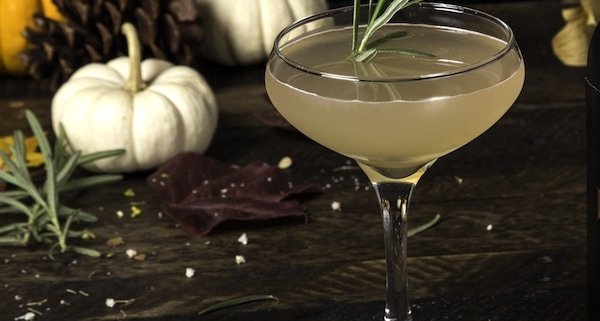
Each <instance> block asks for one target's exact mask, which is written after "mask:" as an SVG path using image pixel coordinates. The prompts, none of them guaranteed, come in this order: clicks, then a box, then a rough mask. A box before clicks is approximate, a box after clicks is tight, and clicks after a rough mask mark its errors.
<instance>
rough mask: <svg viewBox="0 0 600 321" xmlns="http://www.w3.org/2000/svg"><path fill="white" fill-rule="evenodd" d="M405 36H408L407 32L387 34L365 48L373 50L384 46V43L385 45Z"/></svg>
mask: <svg viewBox="0 0 600 321" xmlns="http://www.w3.org/2000/svg"><path fill="white" fill-rule="evenodd" d="M407 35H408V32H406V31H402V30H401V31H395V32H391V33H388V34H387V35H385V36H383V37H381V38H379V39H377V40H374V41H371V42H370V43H369V44H368V45H367V47H369V48H375V47H377V46H380V45H382V44H384V43H386V42H388V41H390V40H393V39H399V38H404V37H406V36H407Z"/></svg>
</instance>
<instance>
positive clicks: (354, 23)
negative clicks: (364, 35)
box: [352, 0, 360, 51]
mask: <svg viewBox="0 0 600 321" xmlns="http://www.w3.org/2000/svg"><path fill="white" fill-rule="evenodd" d="M352 15H353V20H352V51H355V50H356V46H358V28H359V22H360V0H354V11H353V12H352Z"/></svg>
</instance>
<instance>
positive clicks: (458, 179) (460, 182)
mask: <svg viewBox="0 0 600 321" xmlns="http://www.w3.org/2000/svg"><path fill="white" fill-rule="evenodd" d="M454 179H455V180H456V182H457V183H458V184H462V183H463V179H462V178H461V177H458V176H454Z"/></svg>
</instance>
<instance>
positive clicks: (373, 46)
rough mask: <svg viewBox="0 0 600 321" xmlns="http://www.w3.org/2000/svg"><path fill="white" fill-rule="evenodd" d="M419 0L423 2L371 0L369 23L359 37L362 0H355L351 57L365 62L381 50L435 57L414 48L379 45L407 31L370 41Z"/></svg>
mask: <svg viewBox="0 0 600 321" xmlns="http://www.w3.org/2000/svg"><path fill="white" fill-rule="evenodd" d="M419 2H421V0H380V1H378V2H377V4H375V5H374V4H373V0H369V17H368V19H367V25H366V26H365V32H364V34H363V35H362V38H360V39H359V27H360V26H359V24H360V0H354V11H353V25H352V54H351V55H350V59H352V60H354V61H358V62H365V61H369V60H371V59H373V58H374V57H375V56H376V55H377V54H378V53H380V52H385V53H396V54H402V55H410V56H419V57H435V56H434V55H432V54H430V53H427V52H423V51H419V50H414V49H403V48H378V47H377V46H379V45H381V44H383V43H385V42H387V41H389V40H392V39H398V38H402V37H405V36H406V35H407V33H406V32H405V31H398V32H393V33H390V34H387V35H384V36H383V37H381V38H379V39H377V40H374V41H371V42H370V39H371V37H372V36H373V35H374V34H375V32H376V31H377V30H379V29H380V28H381V27H383V26H384V25H385V24H386V23H388V22H389V21H390V20H391V19H392V17H393V16H394V15H395V14H396V13H397V12H398V11H400V10H402V9H404V8H407V7H409V6H411V5H413V4H416V3H419Z"/></svg>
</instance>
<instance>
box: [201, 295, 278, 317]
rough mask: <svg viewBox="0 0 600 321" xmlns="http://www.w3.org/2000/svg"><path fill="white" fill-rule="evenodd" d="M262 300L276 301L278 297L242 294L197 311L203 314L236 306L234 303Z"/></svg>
mask: <svg viewBox="0 0 600 321" xmlns="http://www.w3.org/2000/svg"><path fill="white" fill-rule="evenodd" d="M263 300H274V301H276V302H279V299H278V298H276V297H274V296H272V295H249V296H244V297H241V298H236V299H231V300H227V301H223V302H219V303H216V304H213V305H211V306H208V307H206V308H204V309H203V310H202V311H200V312H198V315H204V314H207V313H209V312H213V311H216V310H220V309H224V308H228V307H232V306H236V305H240V304H244V303H249V302H254V301H263Z"/></svg>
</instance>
